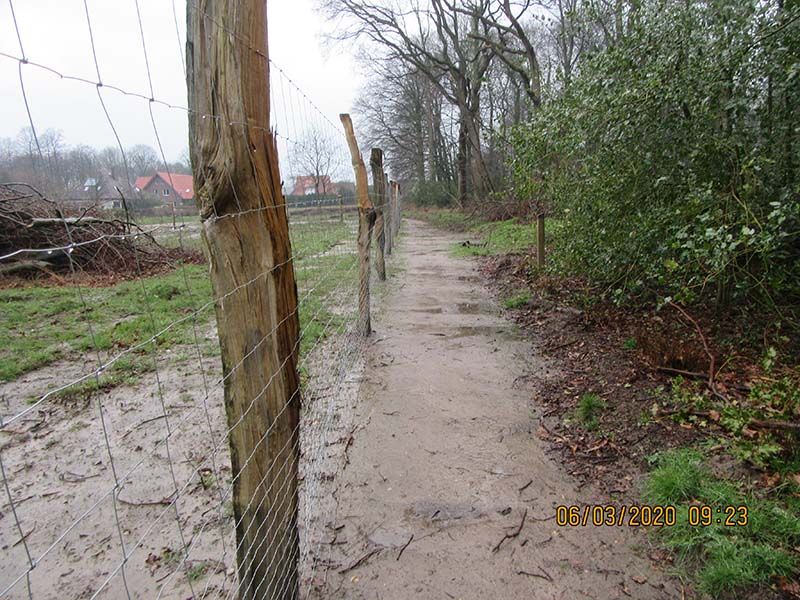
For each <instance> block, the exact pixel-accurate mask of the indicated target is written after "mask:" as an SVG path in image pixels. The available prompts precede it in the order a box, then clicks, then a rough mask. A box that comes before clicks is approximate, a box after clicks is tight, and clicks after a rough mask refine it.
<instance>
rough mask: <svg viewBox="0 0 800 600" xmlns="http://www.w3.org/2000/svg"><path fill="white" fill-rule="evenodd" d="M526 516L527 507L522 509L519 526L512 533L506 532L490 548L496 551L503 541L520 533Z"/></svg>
mask: <svg viewBox="0 0 800 600" xmlns="http://www.w3.org/2000/svg"><path fill="white" fill-rule="evenodd" d="M527 516H528V509H527V508H526V509H525V510H523V511H522V519H521V520H520V522H519V526H517V528H516V530H514V532H513V533H506V534H505V535H504V536H503V539H501V540H500V541H499V542H497V545H496V546H495V547H494V548H492V552H493V553H494V552H497V551H498V550H500V546H502V545H503V542H505V541H506V540H511V539H514V538H515V537H517V536H518V535H519V534H520V532H521V531H522V528H523V526H524V525H525V518H526V517H527Z"/></svg>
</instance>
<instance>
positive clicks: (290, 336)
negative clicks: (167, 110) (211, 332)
mask: <svg viewBox="0 0 800 600" xmlns="http://www.w3.org/2000/svg"><path fill="white" fill-rule="evenodd" d="M187 10H188V29H187V40H186V58H187V71H186V79H187V87H188V93H189V133H190V139H191V140H192V141H191V143H190V144H189V148H190V152H191V159H192V166H193V175H194V188H195V190H196V194H197V199H198V204H199V208H200V217H201V221H202V237H203V240H204V243H205V246H206V250H207V254H208V258H209V263H210V265H209V271H210V276H211V282H212V287H213V293H214V296H215V297H216V298H223V297H224V300H222V299H221V300H218V301H217V302H216V303H215V308H216V314H217V328H218V335H219V340H220V349H221V354H222V368H223V373H224V381H225V412H226V413H227V422H228V424H229V426H230V432H229V435H228V439H229V444H230V449H231V466H232V476H233V497H232V502H233V513H234V520H235V523H236V539H237V550H236V558H237V568H238V575H239V576H238V581H239V585H240V588H239V593H238V597H239V598H240V599H241V600H254V599H256V598H257V599H258V600H264V599H269V600H289V599H293V598H296V597H297V589H298V587H297V585H296V583H297V576H298V574H297V557H298V555H299V537H298V531H297V506H298V504H297V482H298V461H299V455H300V447H299V443H298V423H299V418H300V395H299V394H300V391H299V390H300V388H299V381H300V380H299V377H298V375H297V368H296V367H297V348H298V343H297V342H298V338H299V324H298V315H297V287H296V284H295V276H294V266H293V263H292V259H291V257H292V251H291V245H290V241H289V225H288V220H287V215H286V206H285V200H284V197H283V194H282V192H281V176H280V172H279V168H278V153H277V147H276V145H275V138H274V137H273V135H272V133H271V132H270V131H269V127H270V125H269V123H270V119H269V113H270V106H269V97H270V96H269V62H268V59H267V56H268V49H267V7H266V2H264V0H227V1H226V2H219V1H218V0H195V1H194V2H189V3H188V7H187ZM212 23H226V24H227V27H229V28H231V29H222V28H220V27H217V26H214V25H212ZM239 40H247V44H243V43H241V42H240V41H239ZM210 114H219V115H222V119H221V120H220V121H217V119H210V118H209V119H206V118H204V117H203V115H210ZM228 123H238V124H240V125H236V126H228ZM242 282H248V283H246V284H244V285H243V284H242ZM286 582H290V584H289V585H286Z"/></svg>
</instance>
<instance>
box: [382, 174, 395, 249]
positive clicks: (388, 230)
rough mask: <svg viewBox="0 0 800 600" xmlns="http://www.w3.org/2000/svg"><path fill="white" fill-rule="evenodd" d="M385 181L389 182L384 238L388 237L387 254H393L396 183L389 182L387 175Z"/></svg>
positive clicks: (385, 208)
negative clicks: (393, 202)
mask: <svg viewBox="0 0 800 600" xmlns="http://www.w3.org/2000/svg"><path fill="white" fill-rule="evenodd" d="M383 180H384V181H385V182H387V185H386V197H385V199H384V204H385V206H384V208H383V231H384V236H385V237H386V254H391V253H392V246H393V242H394V238H393V236H392V185H393V183H394V182H392V181H389V178H388V177H386V176H385V173H384V179H383Z"/></svg>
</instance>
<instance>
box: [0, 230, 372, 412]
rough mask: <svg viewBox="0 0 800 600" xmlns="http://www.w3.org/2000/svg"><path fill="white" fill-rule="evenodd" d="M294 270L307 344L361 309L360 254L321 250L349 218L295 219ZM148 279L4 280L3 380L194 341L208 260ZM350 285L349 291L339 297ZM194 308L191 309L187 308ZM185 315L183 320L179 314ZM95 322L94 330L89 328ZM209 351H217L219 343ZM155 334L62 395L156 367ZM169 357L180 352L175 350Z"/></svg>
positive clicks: (202, 319) (207, 287)
mask: <svg viewBox="0 0 800 600" xmlns="http://www.w3.org/2000/svg"><path fill="white" fill-rule="evenodd" d="M291 232H292V245H293V251H294V254H295V256H297V257H298V258H297V260H296V261H295V272H296V277H297V284H298V294H299V298H300V302H301V304H300V312H299V318H300V327H301V330H302V332H303V338H302V340H301V347H300V350H301V353H305V352H307V351H308V350H309V349H310V348H311V347H313V345H314V344H316V343H317V342H318V341H320V340H321V339H323V338H325V337H327V336H328V335H330V334H331V333H334V332H336V331H338V330H340V329H341V328H342V327H343V325H344V324H345V323H346V322H347V321H348V319H350V318H351V317H352V314H353V313H354V312H355V311H356V310H357V306H356V304H357V296H356V294H355V293H354V291H353V290H355V289H356V283H357V277H358V273H357V263H356V256H355V254H353V253H348V252H346V251H345V250H342V252H339V251H338V250H337V252H336V253H334V254H331V255H328V256H320V255H321V254H324V253H325V252H327V251H328V250H330V249H331V248H333V247H334V246H335V245H336V244H337V243H338V242H339V241H342V240H349V239H350V238H352V237H353V235H354V234H353V233H352V227H351V224H348V223H340V222H339V221H338V219H337V220H324V221H317V220H312V221H309V222H305V223H299V224H296V225H293V226H292V230H291ZM183 269H184V270H185V274H186V278H187V280H188V284H189V288H190V289H191V295H190V294H189V293H187V289H186V284H185V282H184V273H183V272H182V271H181V270H180V269H176V270H174V271H171V272H169V273H166V274H162V275H157V276H153V277H147V278H144V279H142V280H130V281H122V282H119V283H117V284H114V285H111V286H106V287H86V286H84V287H82V288H81V290H80V291H81V293H82V295H83V300H82V299H81V297H80V295H79V290H78V288H76V287H66V286H65V287H58V286H29V287H23V288H16V289H5V290H0V303H2V305H3V310H2V312H0V381H14V380H15V379H17V378H19V377H20V376H21V375H24V374H25V373H27V372H30V371H32V370H34V369H37V368H41V367H45V366H47V365H48V364H51V363H53V362H55V361H57V360H60V359H70V358H75V357H79V356H92V353H94V352H95V350H99V351H101V353H102V355H103V360H105V359H106V357H107V356H114V355H118V354H120V353H121V352H123V351H125V350H126V349H130V348H132V347H134V346H136V345H138V344H142V343H143V342H146V341H147V340H149V339H150V338H151V337H153V336H154V335H155V334H156V333H159V332H162V331H163V330H164V329H166V328H167V327H168V326H170V325H171V324H173V323H175V324H174V325H172V326H171V327H169V329H168V330H167V331H163V333H160V334H159V335H158V337H157V338H156V341H155V345H156V349H157V350H158V351H159V352H160V351H163V350H165V349H168V348H176V347H180V346H185V345H188V344H192V343H193V342H194V334H193V331H192V320H193V319H192V318H191V315H192V313H193V311H194V310H197V309H198V308H199V307H200V306H202V305H205V304H207V303H208V302H210V301H211V299H212V291H211V282H210V279H209V276H208V267H207V266H206V265H185V266H184V267H183ZM343 290H347V292H348V296H347V298H343V297H341V294H342V293H344V292H343ZM187 317H190V318H187ZM213 318H214V307H213V305H209V306H206V307H205V308H204V310H202V311H201V312H200V313H199V314H197V320H198V325H199V326H202V327H205V326H208V325H209V324H210V323H211V322H212V319H213ZM181 319H184V320H182V321H180V322H178V323H176V321H179V320H181ZM90 328H91V331H92V332H93V334H94V335H93V336H92V335H91V334H90ZM206 346H209V344H204V346H203V352H204V355H209V354H216V352H218V350H217V348H216V345H213V346H214V347H213V348H211V349H207V348H206ZM152 350H153V344H152V343H145V344H144V345H142V347H141V348H138V349H136V350H134V351H131V352H128V353H127V354H125V355H124V356H122V357H120V358H119V359H118V360H117V361H116V362H115V363H114V365H113V366H112V368H110V369H108V370H107V371H106V372H104V373H103V374H102V375H101V377H100V379H99V381H98V380H94V379H90V380H86V381H84V382H81V383H80V384H76V385H74V386H71V387H70V388H68V389H65V390H63V391H62V392H60V393H59V396H60V397H62V398H64V399H83V398H88V397H89V396H91V394H92V393H93V392H95V391H97V390H98V389H108V388H109V387H113V386H115V385H120V384H128V383H133V382H135V381H136V380H137V378H138V377H139V376H141V375H142V374H143V373H147V372H148V371H151V370H152V369H153V361H152ZM172 356H173V357H175V356H178V355H176V354H173V355H172Z"/></svg>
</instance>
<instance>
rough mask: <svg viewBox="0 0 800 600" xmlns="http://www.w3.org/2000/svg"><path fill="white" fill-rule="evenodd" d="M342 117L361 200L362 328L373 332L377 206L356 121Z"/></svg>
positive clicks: (359, 265)
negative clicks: (371, 262)
mask: <svg viewBox="0 0 800 600" xmlns="http://www.w3.org/2000/svg"><path fill="white" fill-rule="evenodd" d="M339 119H341V121H342V125H343V126H344V133H345V137H346V138H347V146H348V147H349V149H350V160H351V162H352V164H353V171H354V173H355V176H356V199H357V201H358V276H359V290H358V316H359V319H358V329H359V332H360V333H361V334H362V335H364V336H368V335H369V334H370V333H371V332H372V324H371V323H370V314H369V275H370V269H369V247H370V240H371V239H372V227H373V225H374V224H375V209H374V207H373V206H372V201H371V200H370V199H369V183H368V181H367V167H366V166H365V165H364V159H363V158H362V156H361V152H360V151H359V149H358V142H357V141H356V133H355V131H354V130H353V121H352V120H351V119H350V115H348V114H346V113H345V114H341V115H339Z"/></svg>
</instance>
